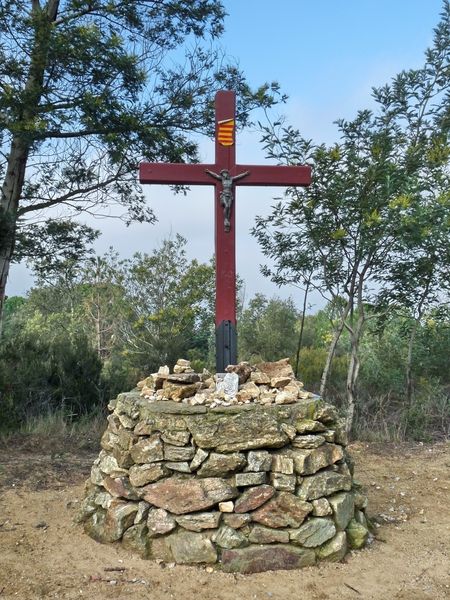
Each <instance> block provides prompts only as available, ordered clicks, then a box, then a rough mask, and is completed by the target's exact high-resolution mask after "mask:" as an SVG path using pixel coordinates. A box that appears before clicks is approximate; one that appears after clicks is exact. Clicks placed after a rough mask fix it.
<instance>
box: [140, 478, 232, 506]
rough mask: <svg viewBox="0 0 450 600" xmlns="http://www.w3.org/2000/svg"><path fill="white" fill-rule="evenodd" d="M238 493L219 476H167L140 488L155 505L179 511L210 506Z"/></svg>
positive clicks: (148, 500) (143, 495)
mask: <svg viewBox="0 0 450 600" xmlns="http://www.w3.org/2000/svg"><path fill="white" fill-rule="evenodd" d="M237 495H238V491H237V489H236V488H235V487H233V486H231V485H230V484H229V483H228V481H226V480H225V479H220V478H219V477H205V478H204V479H194V478H190V479H182V478H181V477H169V478H168V479H162V480H160V481H158V482H157V483H152V484H150V485H148V486H146V487H145V488H143V494H142V497H143V499H144V500H146V501H147V502H149V503H150V504H153V505H154V506H158V507H159V508H164V509H165V510H168V511H169V512H171V513H174V514H176V515H181V514H186V513H191V512H196V511H199V510H203V509H205V508H209V507H211V506H214V504H217V503H218V502H223V501H224V500H230V499H231V498H235V497H236V496H237Z"/></svg>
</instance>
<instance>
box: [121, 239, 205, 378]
mask: <svg viewBox="0 0 450 600" xmlns="http://www.w3.org/2000/svg"><path fill="white" fill-rule="evenodd" d="M185 247H186V240H185V239H184V238H183V237H182V236H180V235H176V237H175V238H174V239H168V240H164V241H163V242H162V244H161V246H160V247H159V248H157V249H156V250H154V251H153V253H152V254H151V255H149V254H140V253H137V254H135V255H134V256H133V258H132V259H130V260H127V261H123V264H122V267H121V277H122V280H123V285H124V288H125V290H126V295H125V302H126V304H127V306H128V314H127V316H126V318H125V319H124V320H123V323H122V325H123V327H122V331H121V336H122V340H123V343H124V346H125V348H126V351H127V352H128V353H130V354H131V355H132V356H133V361H134V363H135V364H137V365H139V366H140V367H141V369H142V370H143V371H144V372H152V371H155V370H156V369H158V367H159V366H161V365H164V364H168V365H169V366H173V365H174V364H175V362H176V361H177V359H178V358H181V357H184V356H187V354H188V353H189V351H191V350H193V349H199V350H201V353H200V355H201V356H203V359H204V361H206V359H207V355H208V340H209V337H210V335H211V334H212V324H213V322H214V318H213V314H214V267H213V266H212V264H210V265H207V264H202V263H198V261H196V260H192V261H189V260H188V259H187V257H186V248H185Z"/></svg>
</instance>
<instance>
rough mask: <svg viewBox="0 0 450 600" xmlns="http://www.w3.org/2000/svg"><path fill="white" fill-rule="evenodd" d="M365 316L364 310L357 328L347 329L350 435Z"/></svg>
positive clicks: (348, 430)
mask: <svg viewBox="0 0 450 600" xmlns="http://www.w3.org/2000/svg"><path fill="white" fill-rule="evenodd" d="M365 321H366V319H365V314H364V310H363V309H362V310H360V314H359V315H358V319H357V322H356V325H355V327H354V328H353V327H349V326H347V329H348V331H349V333H350V344H351V350H350V362H349V365H348V370H347V406H346V411H347V418H346V429H347V433H350V431H351V429H352V426H353V419H354V416H355V407H356V401H357V391H356V386H357V382H358V376H359V366H360V363H359V344H360V342H361V337H362V333H363V327H364V324H365Z"/></svg>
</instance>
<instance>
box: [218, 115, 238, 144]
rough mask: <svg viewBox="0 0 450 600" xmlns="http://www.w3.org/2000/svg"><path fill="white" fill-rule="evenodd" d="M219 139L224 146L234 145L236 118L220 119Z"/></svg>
mask: <svg viewBox="0 0 450 600" xmlns="http://www.w3.org/2000/svg"><path fill="white" fill-rule="evenodd" d="M217 141H218V142H219V144H221V145H222V146H232V145H233V144H234V119H225V120H223V121H218V123H217Z"/></svg>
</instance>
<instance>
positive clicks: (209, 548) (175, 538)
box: [166, 531, 217, 564]
mask: <svg viewBox="0 0 450 600" xmlns="http://www.w3.org/2000/svg"><path fill="white" fill-rule="evenodd" d="M166 539H167V542H168V545H169V547H170V549H171V551H172V554H173V557H174V559H175V562H176V563H178V564H196V563H215V562H216V561H217V552H216V549H215V548H214V546H213V544H212V542H211V540H210V539H208V538H207V537H205V536H204V535H203V534H201V533H192V532H190V531H185V532H181V533H175V534H172V535H169V536H168V537H167V538H166Z"/></svg>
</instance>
